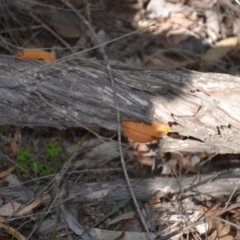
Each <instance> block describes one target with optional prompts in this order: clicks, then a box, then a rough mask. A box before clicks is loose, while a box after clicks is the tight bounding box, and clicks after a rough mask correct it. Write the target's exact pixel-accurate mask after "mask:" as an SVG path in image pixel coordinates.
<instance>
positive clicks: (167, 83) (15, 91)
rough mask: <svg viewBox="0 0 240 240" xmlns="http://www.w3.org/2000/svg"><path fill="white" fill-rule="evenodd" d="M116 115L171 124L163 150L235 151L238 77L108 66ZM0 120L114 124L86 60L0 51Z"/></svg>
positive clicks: (239, 132)
mask: <svg viewBox="0 0 240 240" xmlns="http://www.w3.org/2000/svg"><path fill="white" fill-rule="evenodd" d="M112 73H113V78H114V81H115V86H116V94H117V98H118V102H119V112H120V115H121V120H131V121H140V122H146V123H150V122H152V121H157V122H161V123H169V124H170V125H171V132H176V133H178V134H179V135H181V136H182V138H181V139H180V140H179V139H173V138H171V137H169V136H164V137H163V139H162V140H161V143H160V146H161V149H162V150H163V151H202V152H209V153H210V152H217V153H239V152H240V148H239V146H240V121H239V120H240V109H239V106H240V99H239V96H240V78H239V77H237V76H230V75H226V74H216V73H199V72H194V71H188V70H185V69H176V68H160V69H120V68H112ZM0 84H1V87H0V96H1V100H0V108H1V113H0V124H1V125H4V124H8V125H20V126H51V127H56V128H68V127H76V126H85V127H103V128H106V129H111V130H116V129H117V118H116V112H117V110H116V105H115V102H114V98H113V96H114V95H113V90H112V85H111V80H110V78H109V75H108V72H107V68H106V66H105V65H104V64H102V63H100V62H98V61H96V60H91V59H69V60H66V59H65V60H59V61H57V62H55V63H45V62H41V61H21V60H17V59H14V58H13V57H11V56H4V55H1V56H0Z"/></svg>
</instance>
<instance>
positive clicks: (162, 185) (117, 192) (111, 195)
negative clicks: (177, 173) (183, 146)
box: [1, 169, 240, 204]
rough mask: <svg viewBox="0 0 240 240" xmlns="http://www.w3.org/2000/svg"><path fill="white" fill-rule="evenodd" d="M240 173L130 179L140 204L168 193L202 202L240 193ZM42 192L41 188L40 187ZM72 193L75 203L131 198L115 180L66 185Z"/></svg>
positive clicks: (24, 192)
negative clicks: (193, 197) (156, 194)
mask: <svg viewBox="0 0 240 240" xmlns="http://www.w3.org/2000/svg"><path fill="white" fill-rule="evenodd" d="M239 174H240V170H239V169H235V170H227V171H222V172H220V173H215V174H209V175H201V176H199V178H198V177H196V176H193V177H183V178H181V179H177V178H170V177H169V178H168V177H156V178H154V179H131V185H132V187H133V189H134V193H135V196H136V198H137V199H138V200H140V201H147V200H148V199H149V198H150V197H151V196H152V195H153V194H155V193H156V192H157V191H161V192H162V193H165V194H168V193H171V194H182V196H183V197H184V196H185V197H186V196H189V195H194V196H195V197H200V199H201V200H204V199H209V198H210V199H211V198H213V197H215V198H223V196H229V195H231V194H232V192H233V191H235V192H236V193H237V192H239V190H240V185H239ZM41 189H42V186H41ZM41 189H39V191H38V190H36V186H35V185H34V190H31V188H30V187H28V188H19V186H17V187H6V188H1V193H2V194H4V195H7V196H9V197H10V198H11V199H13V198H19V197H21V199H22V200H23V201H24V202H27V201H30V200H32V199H34V198H35V197H36V194H39V192H40V191H41ZM67 190H68V191H69V194H68V199H69V200H70V201H71V202H73V203H94V202H95V203H96V204H99V203H104V202H108V201H109V202H114V201H123V200H126V199H128V198H129V197H131V195H130V192H129V189H128V186H127V184H126V181H125V180H124V179H116V180H113V181H108V182H95V183H82V184H80V183H77V184H73V182H71V181H68V182H67Z"/></svg>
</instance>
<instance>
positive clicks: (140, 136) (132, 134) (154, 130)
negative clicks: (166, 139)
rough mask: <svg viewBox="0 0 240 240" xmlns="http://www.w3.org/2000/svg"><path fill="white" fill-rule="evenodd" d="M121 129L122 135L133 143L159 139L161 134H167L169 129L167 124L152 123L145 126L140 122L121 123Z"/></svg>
mask: <svg viewBox="0 0 240 240" xmlns="http://www.w3.org/2000/svg"><path fill="white" fill-rule="evenodd" d="M122 128H123V132H124V134H125V135H126V136H127V137H128V138H130V139H131V140H133V141H134V142H139V143H147V142H151V141H153V140H155V139H159V138H161V134H160V133H161V132H162V133H166V134H167V133H168V132H169V130H170V127H169V125H168V124H162V123H158V122H152V123H151V124H146V123H142V122H131V121H123V122H122Z"/></svg>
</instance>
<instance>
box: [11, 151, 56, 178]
mask: <svg viewBox="0 0 240 240" xmlns="http://www.w3.org/2000/svg"><path fill="white" fill-rule="evenodd" d="M16 158H17V160H18V167H17V169H16V170H17V172H19V173H24V172H30V171H31V172H33V173H35V174H37V175H39V176H47V175H49V174H55V173H56V169H55V168H53V167H52V166H51V165H50V163H48V164H46V165H43V164H42V163H41V162H39V161H38V160H37V158H36V157H34V156H33V155H32V154H31V153H30V149H29V148H19V150H18V151H17V153H16Z"/></svg>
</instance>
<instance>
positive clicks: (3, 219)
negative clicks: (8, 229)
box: [0, 216, 8, 224]
mask: <svg viewBox="0 0 240 240" xmlns="http://www.w3.org/2000/svg"><path fill="white" fill-rule="evenodd" d="M0 223H5V224H8V222H7V219H6V218H5V217H3V216H0Z"/></svg>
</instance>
